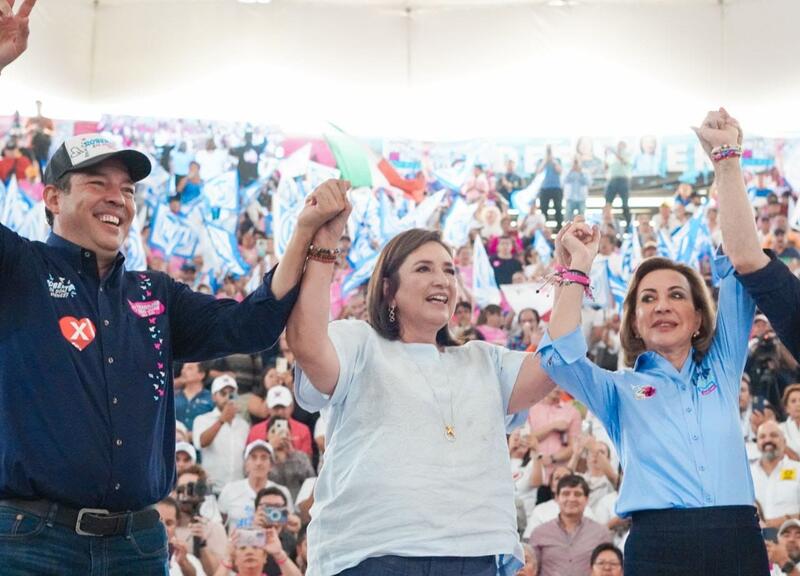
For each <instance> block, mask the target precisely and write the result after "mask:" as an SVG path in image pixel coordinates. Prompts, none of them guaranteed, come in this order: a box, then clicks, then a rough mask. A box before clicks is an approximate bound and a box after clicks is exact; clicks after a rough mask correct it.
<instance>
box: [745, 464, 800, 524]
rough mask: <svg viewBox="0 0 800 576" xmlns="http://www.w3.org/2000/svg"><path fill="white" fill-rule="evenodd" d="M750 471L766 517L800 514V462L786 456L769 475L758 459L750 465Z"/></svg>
mask: <svg viewBox="0 0 800 576" xmlns="http://www.w3.org/2000/svg"><path fill="white" fill-rule="evenodd" d="M750 472H751V474H752V476H753V488H755V493H756V500H758V503H759V504H760V505H761V512H762V513H763V514H764V518H765V519H767V520H770V519H772V518H780V517H781V516H784V515H786V514H792V515H794V514H800V462H795V461H794V460H789V458H788V457H787V456H784V457H783V460H781V461H780V463H779V464H778V465H777V466H776V467H775V469H774V470H773V471H772V474H770V475H769V476H767V473H766V472H765V471H764V469H763V468H762V467H761V462H760V461H758V462H755V463H753V464H752V465H751V466H750Z"/></svg>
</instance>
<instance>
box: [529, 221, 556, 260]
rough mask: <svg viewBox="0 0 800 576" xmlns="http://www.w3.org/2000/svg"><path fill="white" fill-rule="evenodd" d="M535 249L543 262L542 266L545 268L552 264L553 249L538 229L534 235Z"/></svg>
mask: <svg viewBox="0 0 800 576" xmlns="http://www.w3.org/2000/svg"><path fill="white" fill-rule="evenodd" d="M533 249H534V250H536V253H537V254H539V259H540V260H541V261H542V264H544V265H545V266H547V265H548V264H550V260H552V259H553V248H552V247H551V246H550V243H549V242H548V241H547V239H545V237H544V234H542V231H541V230H539V229H538V228H537V229H536V232H535V233H534V235H533Z"/></svg>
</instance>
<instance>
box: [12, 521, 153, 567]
mask: <svg viewBox="0 0 800 576" xmlns="http://www.w3.org/2000/svg"><path fill="white" fill-rule="evenodd" d="M54 512H55V510H52V511H51V516H52V515H53V514H54ZM0 573H2V575H3V576H51V575H52V576H118V575H119V576H167V575H168V574H169V570H168V569H167V533H166V531H165V530H164V525H163V524H161V522H159V523H158V524H156V525H155V526H154V527H152V528H149V529H147V530H139V531H137V532H131V533H129V534H128V535H125V536H107V537H97V536H81V535H79V534H77V533H76V532H75V530H73V529H72V528H67V527H66V526H62V525H60V524H54V523H51V522H48V518H41V517H39V516H34V515H32V514H30V513H28V512H24V511H22V510H19V509H17V508H14V507H11V506H0Z"/></svg>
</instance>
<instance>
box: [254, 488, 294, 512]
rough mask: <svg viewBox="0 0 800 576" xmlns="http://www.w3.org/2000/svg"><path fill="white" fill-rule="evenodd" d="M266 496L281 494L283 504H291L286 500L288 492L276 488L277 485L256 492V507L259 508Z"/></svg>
mask: <svg viewBox="0 0 800 576" xmlns="http://www.w3.org/2000/svg"><path fill="white" fill-rule="evenodd" d="M265 496H280V497H281V498H283V505H284V506H288V505H289V502H287V501H286V494H284V493H283V492H281V490H280V488H276V487H275V486H270V487H269V488H262V489H261V490H259V491H258V494H256V502H255V506H256V508H258V506H259V504H261V499H262V498H264V497H265Z"/></svg>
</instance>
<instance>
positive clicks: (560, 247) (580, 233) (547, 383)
mask: <svg viewBox="0 0 800 576" xmlns="http://www.w3.org/2000/svg"><path fill="white" fill-rule="evenodd" d="M565 236H569V237H570V238H571V240H570V242H569V245H570V246H572V248H573V249H574V250H575V251H576V254H575V256H574V257H573V256H572V253H571V251H570V250H566V249H565V247H564V243H563V238H564V237H565ZM599 243H600V232H599V230H598V229H596V228H595V229H594V230H592V229H590V228H589V227H588V226H587V225H586V224H584V223H579V224H567V225H566V226H564V227H563V228H562V229H561V231H560V232H559V233H558V236H557V239H556V262H558V263H563V265H564V266H566V267H568V268H575V267H576V266H578V267H580V270H583V269H584V267H585V268H586V270H589V269H590V268H591V265H592V260H593V259H594V257H595V256H596V255H597V247H598V245H599ZM577 246H580V247H581V248H578V247H577ZM581 249H582V250H581ZM584 261H586V263H585V264H584ZM570 288H571V289H572V290H573V291H574V292H575V294H577V295H579V296H576V298H577V300H575V302H573V304H572V308H573V309H572V310H570V311H569V312H570V313H571V314H573V315H574V318H573V319H571V320H570V319H565V320H564V322H565V323H566V324H568V323H569V322H573V323H574V326H573V329H574V328H575V327H577V326H578V325H579V324H580V320H581V313H580V307H581V305H582V301H583V300H582V299H583V287H582V286H578V285H575V284H573V285H570V286H567V287H566V289H570ZM566 289H565V288H556V293H555V300H554V304H553V314H555V313H556V310H557V309H561V310H564V309H566V308H568V307H569V305H568V304H567V305H565V304H562V303H561V300H562V299H564V297H565V295H567V294H568V293H567V292H566ZM570 298H573V296H568V297H567V299H568V300H570ZM570 301H571V300H570ZM563 314H564V312H562V316H563ZM553 317H554V316H553V315H551V319H550V333H551V335H552V333H553ZM566 324H565V325H566ZM570 331H571V330H566V331H565V332H562V333H561V334H566V333H568V332H570ZM552 337H553V339H555V338H556V336H552ZM554 386H555V383H554V382H553V381H552V380H551V379H550V377H549V376H548V375H547V372H545V370H544V369H543V368H542V364H541V358H540V356H539V355H538V354H535V353H534V354H529V355H528V357H527V358H525V360H523V362H522V368H521V369H520V371H519V375H518V376H517V381H516V382H515V383H514V390H513V392H512V393H511V398H510V400H509V405H508V413H509V414H514V413H516V412H519V411H520V410H524V409H526V408H529V407H531V406H533V405H534V404H536V403H537V402H539V401H540V400H541V399H542V398H544V397H545V396H546V395H547V394H548V393H549V392H550V390H552V389H553V387H554Z"/></svg>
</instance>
